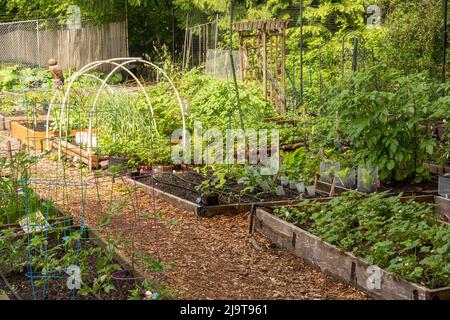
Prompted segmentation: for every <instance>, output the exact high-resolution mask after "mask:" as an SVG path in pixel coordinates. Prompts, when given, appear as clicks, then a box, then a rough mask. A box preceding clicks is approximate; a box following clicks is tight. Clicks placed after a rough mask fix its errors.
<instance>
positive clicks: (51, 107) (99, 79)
mask: <svg viewBox="0 0 450 320" xmlns="http://www.w3.org/2000/svg"><path fill="white" fill-rule="evenodd" d="M82 76H84V77H89V78H93V79H95V80H98V81H100V82H101V81H103V80H102V79H101V78H99V77H97V76H96V75H93V74H90V73H85V74H83V75H82ZM72 78H73V76H71V77H69V79H68V80H71V79H72ZM106 86H107V87H108V89H109V92H113V89H112V88H111V87H110V86H109V85H108V84H106ZM56 98H61V91H59V90H56V91H55V93H54V94H53V96H52V99H51V100H50V104H49V107H48V110H47V118H46V128H48V127H49V124H50V114H51V111H52V109H53V105H54V103H55V99H56ZM49 138H50V137H49V133H48V130H46V133H45V140H46V144H47V150H48V149H49V148H50V146H49Z"/></svg>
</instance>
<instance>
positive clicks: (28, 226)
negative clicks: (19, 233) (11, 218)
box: [19, 211, 50, 234]
mask: <svg viewBox="0 0 450 320" xmlns="http://www.w3.org/2000/svg"><path fill="white" fill-rule="evenodd" d="M19 225H20V226H21V227H22V230H23V231H24V232H25V233H26V234H29V233H32V232H42V231H45V230H48V229H49V228H50V225H49V224H48V222H47V220H45V218H44V216H43V215H42V213H41V212H40V211H38V212H36V213H35V214H30V215H29V216H28V217H26V218H24V219H22V220H20V221H19Z"/></svg>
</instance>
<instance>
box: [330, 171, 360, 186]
mask: <svg viewBox="0 0 450 320" xmlns="http://www.w3.org/2000/svg"><path fill="white" fill-rule="evenodd" d="M335 177H336V185H337V186H338V187H344V188H347V189H351V188H353V187H354V186H355V185H356V171H355V170H354V169H350V168H345V169H342V170H339V171H337V172H336V173H335Z"/></svg>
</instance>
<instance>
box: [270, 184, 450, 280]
mask: <svg viewBox="0 0 450 320" xmlns="http://www.w3.org/2000/svg"><path fill="white" fill-rule="evenodd" d="M400 197H401V195H399V196H396V197H387V193H386V192H384V193H379V194H372V195H370V196H365V195H361V194H358V193H355V192H353V191H351V192H348V193H345V194H343V195H341V196H340V197H337V198H335V199H333V200H331V201H330V202H329V203H318V202H303V203H302V204H300V205H299V206H296V207H291V208H278V209H276V210H275V214H276V215H277V216H278V217H280V218H282V219H284V220H286V221H288V222H291V223H294V224H296V225H298V226H300V227H302V228H304V229H306V230H308V231H310V232H312V233H313V234H315V235H317V236H318V237H320V238H322V239H323V240H324V241H327V242H328V243H331V244H333V245H336V246H338V247H339V248H340V249H341V250H342V251H348V252H352V253H354V254H355V255H357V256H359V257H361V258H364V259H365V260H367V261H368V263H369V264H373V265H378V266H379V267H381V268H383V269H386V270H387V271H390V272H393V273H395V274H397V275H398V276H399V277H400V278H403V279H406V280H410V281H413V282H416V283H419V284H422V285H426V286H428V287H430V288H437V287H445V286H448V285H449V284H450V268H449V266H450V232H449V227H448V226H446V225H444V224H442V223H440V222H438V220H437V215H436V213H435V211H434V207H433V206H432V205H430V204H424V203H417V202H414V201H412V200H410V201H408V202H406V203H402V201H401V200H400Z"/></svg>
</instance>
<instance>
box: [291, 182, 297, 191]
mask: <svg viewBox="0 0 450 320" xmlns="http://www.w3.org/2000/svg"><path fill="white" fill-rule="evenodd" d="M297 183H298V181H289V189H291V190H297Z"/></svg>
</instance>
